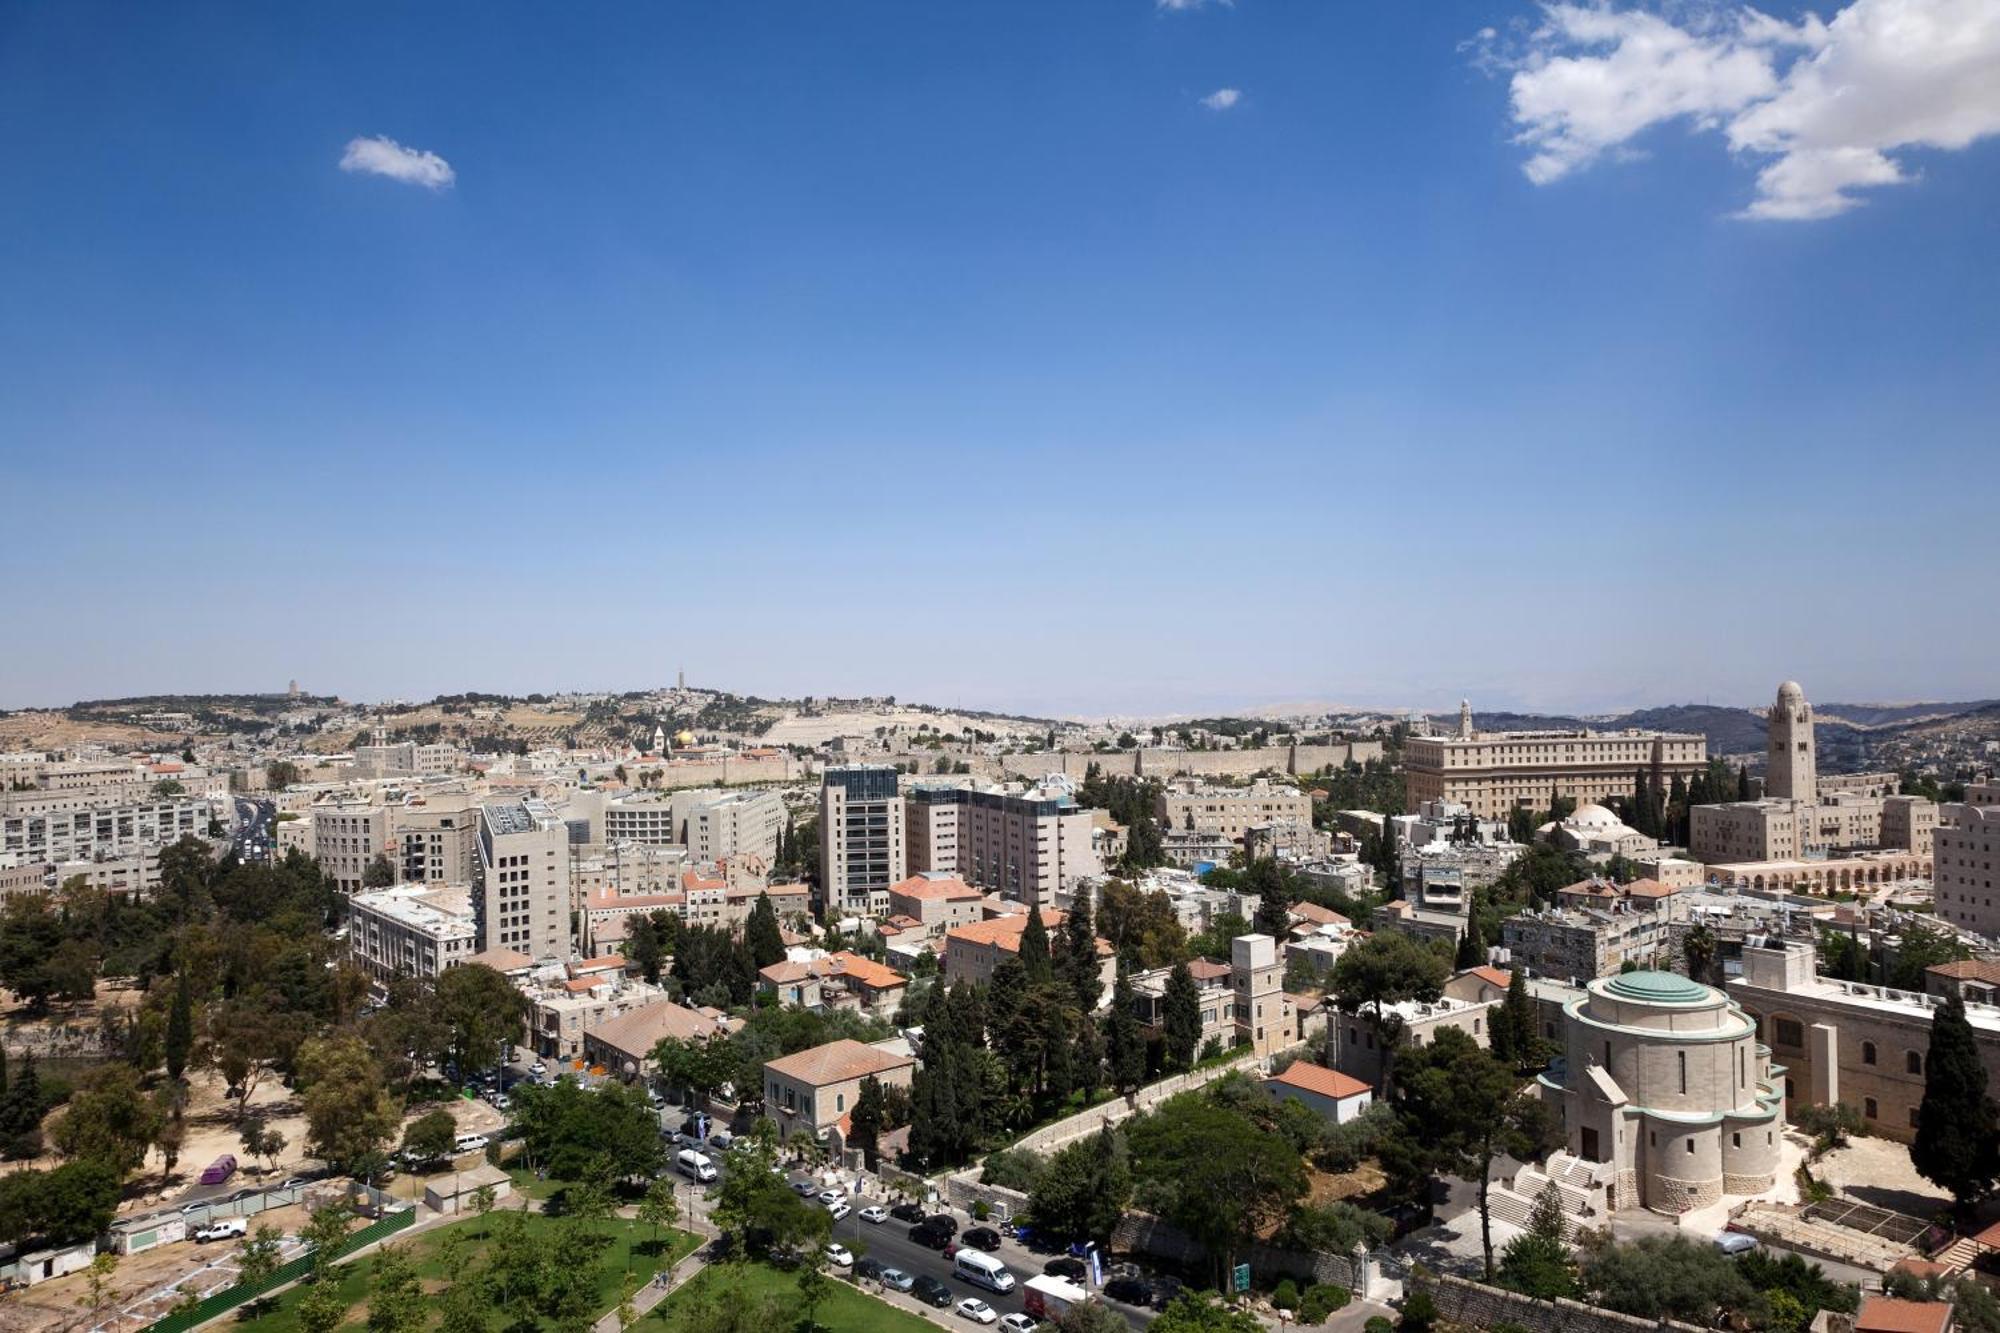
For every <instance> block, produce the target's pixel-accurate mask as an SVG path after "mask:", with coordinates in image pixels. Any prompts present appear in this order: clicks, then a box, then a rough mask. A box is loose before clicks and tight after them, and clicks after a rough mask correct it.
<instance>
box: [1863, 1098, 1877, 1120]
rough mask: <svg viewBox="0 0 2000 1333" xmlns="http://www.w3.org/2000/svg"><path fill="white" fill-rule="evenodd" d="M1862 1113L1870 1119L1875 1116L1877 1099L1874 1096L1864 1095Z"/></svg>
mask: <svg viewBox="0 0 2000 1333" xmlns="http://www.w3.org/2000/svg"><path fill="white" fill-rule="evenodd" d="M1861 1114H1862V1115H1864V1116H1866V1117H1867V1118H1868V1119H1870V1120H1873V1119H1874V1118H1875V1099H1874V1098H1873V1097H1863V1098H1862V1099H1861Z"/></svg>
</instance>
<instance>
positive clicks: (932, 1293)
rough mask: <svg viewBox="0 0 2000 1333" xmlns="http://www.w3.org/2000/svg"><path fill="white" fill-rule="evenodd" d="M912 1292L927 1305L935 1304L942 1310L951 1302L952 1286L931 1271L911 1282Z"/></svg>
mask: <svg viewBox="0 0 2000 1333" xmlns="http://www.w3.org/2000/svg"><path fill="white" fill-rule="evenodd" d="M910 1294H911V1295H912V1296H915V1297H916V1298H917V1299H918V1300H920V1301H922V1302H923V1303H924V1304H925V1305H933V1306H936V1307H937V1308H938V1309H940V1310H942V1309H943V1308H944V1307H945V1306H947V1305H950V1304H951V1288H950V1287H947V1286H946V1285H945V1284H944V1283H942V1282H940V1281H938V1280H937V1279H936V1278H934V1277H932V1276H931V1275H930V1274H929V1273H925V1274H924V1275H923V1276H921V1277H919V1278H917V1280H916V1281H914V1282H912V1283H911V1284H910Z"/></svg>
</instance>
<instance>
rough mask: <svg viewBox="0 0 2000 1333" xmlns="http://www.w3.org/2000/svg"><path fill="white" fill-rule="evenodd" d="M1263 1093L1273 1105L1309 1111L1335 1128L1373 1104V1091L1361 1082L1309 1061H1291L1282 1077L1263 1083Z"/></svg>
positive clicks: (1278, 1076)
mask: <svg viewBox="0 0 2000 1333" xmlns="http://www.w3.org/2000/svg"><path fill="white" fill-rule="evenodd" d="M1264 1091H1265V1092H1267V1093H1269V1094H1270V1096H1271V1099H1272V1100H1273V1101H1287V1100H1289V1101H1295V1102H1299V1103H1300V1104H1302V1105H1305V1106H1308V1107H1311V1108H1312V1109H1313V1110H1315V1111H1317V1112H1319V1113H1320V1114H1321V1115H1322V1116H1324V1117H1326V1118H1327V1119H1328V1120H1330V1121H1332V1122H1333V1123H1334V1124H1336V1125H1344V1124H1346V1123H1347V1122H1348V1121H1350V1120H1352V1119H1354V1118H1355V1117H1357V1116H1359V1115H1360V1114H1361V1113H1362V1112H1363V1111H1366V1110H1367V1109H1368V1107H1369V1105H1370V1104H1371V1103H1372V1102H1373V1101H1374V1100H1375V1090H1374V1089H1373V1088H1371V1087H1369V1086H1368V1085H1367V1084H1366V1083H1363V1082H1362V1081H1361V1080H1360V1079H1358V1078H1355V1077H1353V1076H1352V1075H1350V1074H1343V1073H1341V1072H1340V1071H1339V1070H1337V1069H1328V1068H1327V1067H1326V1066H1325V1065H1316V1064H1313V1063H1312V1062H1311V1061H1309V1060H1294V1061H1292V1063H1291V1064H1289V1065H1287V1066H1285V1071H1284V1072H1283V1073H1282V1074H1275V1075H1273V1076H1272V1077H1270V1078H1267V1079H1265V1080H1264Z"/></svg>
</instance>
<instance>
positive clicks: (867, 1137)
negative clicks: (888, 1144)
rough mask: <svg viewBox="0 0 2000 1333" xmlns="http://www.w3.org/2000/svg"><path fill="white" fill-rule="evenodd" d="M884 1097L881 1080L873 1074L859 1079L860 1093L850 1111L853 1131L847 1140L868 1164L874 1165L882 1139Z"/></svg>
mask: <svg viewBox="0 0 2000 1333" xmlns="http://www.w3.org/2000/svg"><path fill="white" fill-rule="evenodd" d="M885 1104H886V1098H885V1097H884V1095H883V1092H882V1083H881V1080H879V1079H877V1078H876V1077H875V1076H874V1075H873V1074H870V1075H869V1076H868V1077H866V1078H864V1079H862V1080H861V1093H860V1095H859V1096H858V1097H856V1098H855V1099H854V1110H853V1111H852V1112H851V1113H850V1115H851V1117H852V1119H851V1123H852V1125H853V1127H854V1132H853V1133H852V1134H851V1135H850V1136H849V1138H848V1142H849V1143H850V1144H851V1145H852V1146H853V1147H856V1148H859V1149H861V1151H862V1152H863V1154H865V1155H866V1157H867V1160H868V1165H869V1167H870V1168H871V1169H872V1168H873V1167H874V1165H875V1154H876V1150H877V1147H878V1145H879V1144H880V1143H881V1140H882V1121H883V1117H884V1106H885Z"/></svg>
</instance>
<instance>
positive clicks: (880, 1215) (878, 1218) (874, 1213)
mask: <svg viewBox="0 0 2000 1333" xmlns="http://www.w3.org/2000/svg"><path fill="white" fill-rule="evenodd" d="M861 1220H862V1221H864V1222H873V1223H877V1224H880V1223H883V1222H886V1221H888V1220H889V1210H888V1209H887V1208H884V1207H883V1206H882V1205H881V1204H879V1203H871V1204H869V1205H868V1206H867V1207H866V1208H863V1209H862V1210H861Z"/></svg>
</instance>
